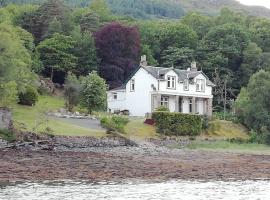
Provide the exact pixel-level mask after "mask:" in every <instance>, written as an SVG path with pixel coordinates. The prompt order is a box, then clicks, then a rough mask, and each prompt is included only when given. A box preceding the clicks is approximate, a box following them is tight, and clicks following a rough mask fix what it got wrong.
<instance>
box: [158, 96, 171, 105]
mask: <svg viewBox="0 0 270 200" xmlns="http://www.w3.org/2000/svg"><path fill="white" fill-rule="evenodd" d="M160 105H161V106H164V107H166V108H169V97H168V96H161V99H160Z"/></svg>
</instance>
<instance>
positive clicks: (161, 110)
mask: <svg viewBox="0 0 270 200" xmlns="http://www.w3.org/2000/svg"><path fill="white" fill-rule="evenodd" d="M156 111H157V112H169V111H170V110H169V108H167V107H165V106H159V107H158V108H156Z"/></svg>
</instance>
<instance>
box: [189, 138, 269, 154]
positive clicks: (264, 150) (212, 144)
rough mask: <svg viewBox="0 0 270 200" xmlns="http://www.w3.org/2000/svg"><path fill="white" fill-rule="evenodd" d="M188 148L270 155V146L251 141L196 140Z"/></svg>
mask: <svg viewBox="0 0 270 200" xmlns="http://www.w3.org/2000/svg"><path fill="white" fill-rule="evenodd" d="M187 148H188V149H193V150H205V151H215V152H232V153H243V154H256V155H270V146H267V145H263V144H251V143H243V144H238V143H231V142H228V141H224V140H223V141H222V140H219V141H194V142H192V143H191V144H190V145H188V146H187Z"/></svg>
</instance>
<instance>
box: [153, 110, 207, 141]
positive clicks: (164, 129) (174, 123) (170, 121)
mask: <svg viewBox="0 0 270 200" xmlns="http://www.w3.org/2000/svg"><path fill="white" fill-rule="evenodd" d="M152 118H153V120H154V121H155V125H156V127H157V132H158V133H161V134H165V135H177V136H196V135H199V134H200V133H201V131H202V119H201V117H200V116H198V115H191V114H183V113H170V112H154V113H153V114H152Z"/></svg>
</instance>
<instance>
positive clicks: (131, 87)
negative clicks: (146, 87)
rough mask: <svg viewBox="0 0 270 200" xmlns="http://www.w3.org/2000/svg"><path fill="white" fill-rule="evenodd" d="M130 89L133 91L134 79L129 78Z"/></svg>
mask: <svg viewBox="0 0 270 200" xmlns="http://www.w3.org/2000/svg"><path fill="white" fill-rule="evenodd" d="M130 91H131V92H134V91H135V79H131V81H130Z"/></svg>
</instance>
